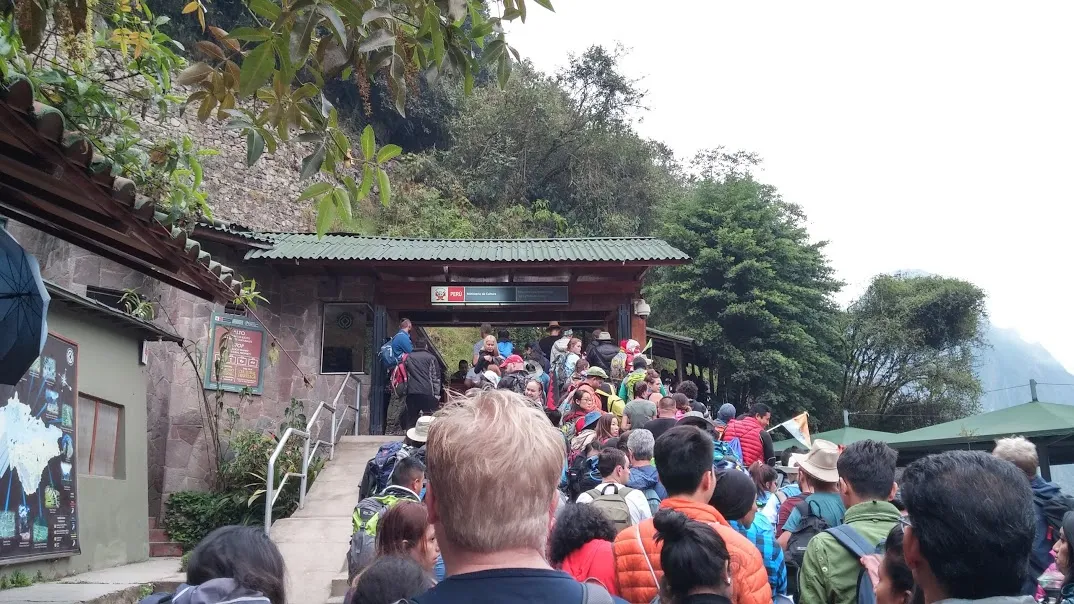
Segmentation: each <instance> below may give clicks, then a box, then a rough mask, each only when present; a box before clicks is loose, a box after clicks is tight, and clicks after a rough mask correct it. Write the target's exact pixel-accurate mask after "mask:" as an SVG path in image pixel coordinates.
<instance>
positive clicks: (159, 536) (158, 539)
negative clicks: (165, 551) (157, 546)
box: [149, 528, 171, 543]
mask: <svg viewBox="0 0 1074 604" xmlns="http://www.w3.org/2000/svg"><path fill="white" fill-rule="evenodd" d="M169 541H171V539H169V538H168V533H166V532H164V529H159V528H150V529H149V542H150V543H167V542H169Z"/></svg>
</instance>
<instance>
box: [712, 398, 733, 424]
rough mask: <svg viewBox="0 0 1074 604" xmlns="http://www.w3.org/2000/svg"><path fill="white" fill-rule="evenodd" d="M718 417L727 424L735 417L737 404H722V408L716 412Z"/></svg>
mask: <svg viewBox="0 0 1074 604" xmlns="http://www.w3.org/2000/svg"><path fill="white" fill-rule="evenodd" d="M716 419H717V420H718V421H721V422H723V423H725V424H726V423H727V422H729V421H731V420H733V419H735V406H734V405H732V404H731V403H724V404H723V405H721V406H720V410H719V411H718V412H717V413H716Z"/></svg>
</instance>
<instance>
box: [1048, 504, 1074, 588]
mask: <svg viewBox="0 0 1074 604" xmlns="http://www.w3.org/2000/svg"><path fill="white" fill-rule="evenodd" d="M1072 535H1074V512H1067V513H1066V515H1065V516H1063V526H1062V528H1060V529H1059V539H1058V540H1057V541H1056V542H1055V546H1054V547H1052V551H1053V552H1055V566H1056V568H1057V569H1059V572H1061V573H1063V587H1062V588H1061V590H1060V592H1059V593H1060V596H1059V597H1060V601H1061V602H1062V603H1063V604H1074V563H1072V562H1071V560H1072V558H1074V550H1072V549H1071V547H1070V540H1071V538H1072Z"/></svg>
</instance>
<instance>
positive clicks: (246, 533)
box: [140, 526, 287, 604]
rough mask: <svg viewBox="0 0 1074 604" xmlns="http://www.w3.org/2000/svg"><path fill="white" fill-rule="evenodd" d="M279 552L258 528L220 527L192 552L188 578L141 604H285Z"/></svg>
mask: <svg viewBox="0 0 1074 604" xmlns="http://www.w3.org/2000/svg"><path fill="white" fill-rule="evenodd" d="M286 574H287V573H286V571H285V569H284V564H283V556H282V555H280V550H279V549H277V548H276V544H274V543H273V542H272V541H271V540H269V538H268V535H266V534H265V531H264V530H263V529H262V528H260V527H253V526H224V527H221V528H218V529H216V530H215V531H213V532H211V533H209V534H208V535H207V536H206V537H205V538H204V539H202V540H201V542H200V543H198V545H197V547H195V548H194V551H193V552H192V553H191V554H190V561H189V563H188V564H187V571H186V583H184V584H182V585H180V586H179V588H178V589H177V590H175V593H173V594H164V593H158V594H153V595H150V596H148V597H146V598H144V599H143V600H142V601H141V603H140V604H225V603H230V602H242V603H243V604H287V595H286V590H285V588H284V577H285V576H286Z"/></svg>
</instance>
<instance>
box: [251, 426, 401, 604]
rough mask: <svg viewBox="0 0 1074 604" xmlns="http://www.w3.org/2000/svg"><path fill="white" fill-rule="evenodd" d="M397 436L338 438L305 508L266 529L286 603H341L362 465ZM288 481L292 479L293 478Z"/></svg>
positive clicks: (311, 489)
mask: <svg viewBox="0 0 1074 604" xmlns="http://www.w3.org/2000/svg"><path fill="white" fill-rule="evenodd" d="M399 438H400V437H398V436H344V437H343V438H342V439H341V440H340V442H339V444H337V445H336V453H335V459H333V460H332V461H330V462H328V464H327V465H325V468H324V470H322V471H321V473H320V475H318V476H317V479H316V480H315V481H314V483H313V486H312V487H311V488H310V490H309V492H308V493H307V494H306V505H305V507H304V508H303V509H301V510H298V511H296V512H295V513H294V514H293V515H292V516H291V517H290V518H285V519H283V520H277V521H275V522H273V524H272V531H271V532H270V535H271V536H272V540H273V541H274V542H275V543H276V545H277V546H278V547H279V548H280V552H281V553H282V554H283V558H284V562H285V563H286V565H287V600H288V601H289V602H311V603H319V602H341V601H342V596H343V595H344V594H345V593H346V590H347V566H346V564H347V562H346V556H347V548H348V547H349V544H350V538H351V513H352V512H353V511H354V505H355V504H356V503H358V483H359V482H361V480H362V473H363V472H364V471H365V465H366V462H368V461H369V460H370V459H372V457H373V455H375V454H376V452H377V449H378V448H379V447H380V446H381V445H382V444H384V443H386V442H392V441H395V440H399ZM291 480H294V479H293V478H292V479H291Z"/></svg>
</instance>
